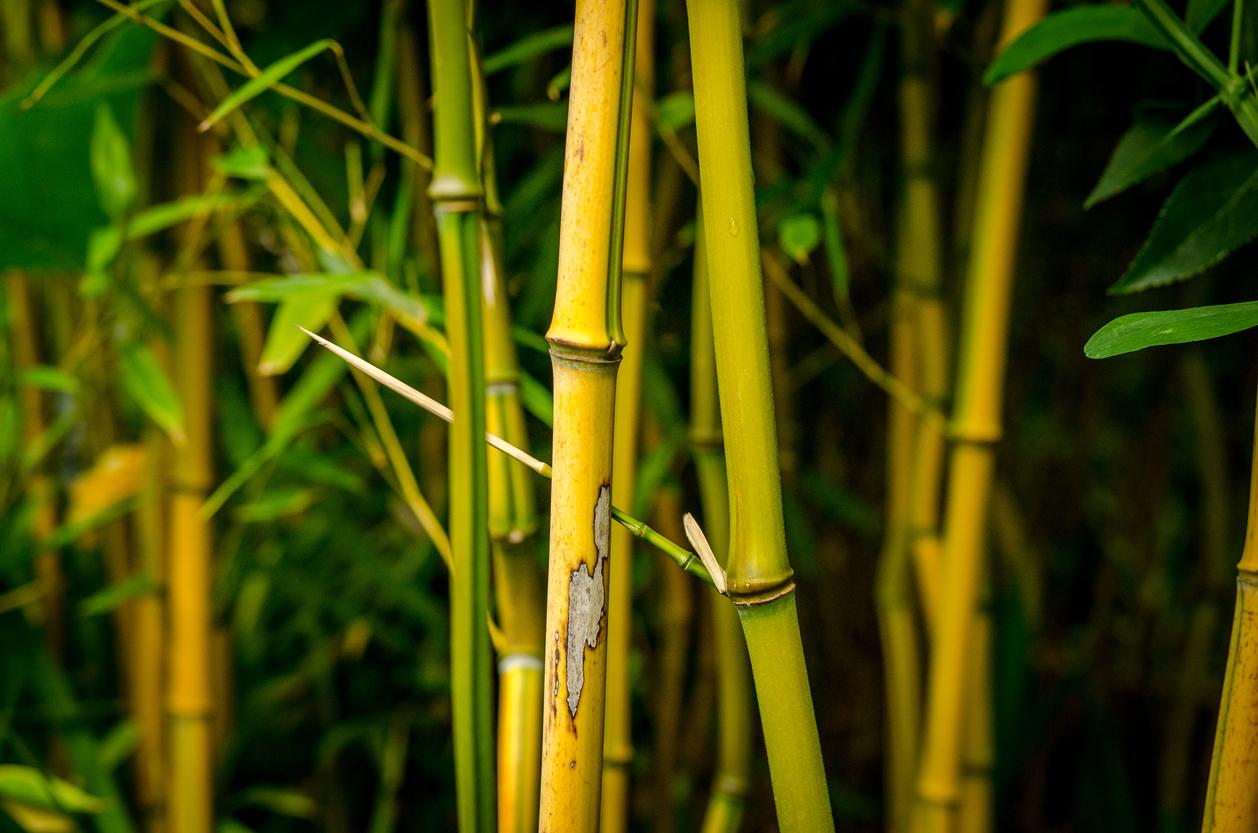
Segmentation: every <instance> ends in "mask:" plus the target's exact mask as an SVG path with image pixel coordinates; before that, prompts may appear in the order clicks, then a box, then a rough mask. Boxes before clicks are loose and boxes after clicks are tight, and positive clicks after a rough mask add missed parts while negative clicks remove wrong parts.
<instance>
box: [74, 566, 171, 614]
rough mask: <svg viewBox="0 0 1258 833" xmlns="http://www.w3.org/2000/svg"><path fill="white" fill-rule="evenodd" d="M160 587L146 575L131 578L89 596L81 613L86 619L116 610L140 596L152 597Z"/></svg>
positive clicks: (84, 601) (81, 606) (80, 610)
mask: <svg viewBox="0 0 1258 833" xmlns="http://www.w3.org/2000/svg"><path fill="white" fill-rule="evenodd" d="M158 587H159V585H158V584H157V582H156V581H154V580H153V577H152V576H150V575H147V574H144V573H141V574H138V575H134V576H129V577H127V578H125V579H123V580H122V581H119V582H117V583H115V584H111V585H109V586H108V587H106V588H105V589H104V590H100V591H98V592H96V593H93V594H92V595H90V596H88V597H87V598H86V599H84V600H83V601H82V603H80V605H79V613H80V614H81V615H82V616H83V617H84V618H85V619H86V618H90V617H92V616H100V615H102V614H105V613H109V612H111V611H113V610H116V609H117V608H118V607H119V606H120V605H122V604H124V603H125V602H129V601H131V600H132V599H135V598H139V597H140V596H147V595H150V594H152V593H154V592H156V591H157V590H158Z"/></svg>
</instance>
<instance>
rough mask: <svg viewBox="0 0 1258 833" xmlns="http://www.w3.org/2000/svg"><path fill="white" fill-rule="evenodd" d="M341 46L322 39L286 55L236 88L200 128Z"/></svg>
mask: <svg viewBox="0 0 1258 833" xmlns="http://www.w3.org/2000/svg"><path fill="white" fill-rule="evenodd" d="M339 48H340V47H338V46H337V45H336V42H335V41H332V40H320V41H315V42H314V43H312V44H310V45H308V46H306V47H304V48H302V49H299V50H297V51H296V52H294V53H292V54H291V55H285V56H284V57H283V58H280V59H279V60H278V61H276V62H275V63H273V64H270V65H269V66H267V67H266V68H265V69H263V70H262V71H261V72H259V73H258V74H257V75H256V76H254V77H253V78H250V79H249V80H248V81H246V82H245V83H244V84H242V85H241V86H240V88H239V89H237V90H235V91H234V92H233V93H232V94H231V95H229V96H227V98H225V99H223V101H222V102H221V103H220V104H219V105H218V106H217V107H215V108H214V112H212V113H210V115H209V116H207V117H206V119H205V121H203V122H201V124H200V127H199V129H200V130H208V129H209V128H211V127H213V126H214V125H215V124H218V123H219V122H220V121H222V120H223V119H224V118H226V117H227V116H228V115H230V114H231V113H233V112H234V111H235V110H237V109H239V108H240V107H242V106H243V105H245V104H247V103H248V102H249V101H251V100H252V99H255V98H257V97H258V96H260V95H262V94H263V93H264V92H266V91H267V90H269V89H271V88H272V87H274V86H275V85H276V84H278V83H280V82H281V81H283V80H284V78H285V77H287V76H288V75H291V74H292V73H293V72H294V71H295V70H296V69H297V68H298V67H299V66H301V65H302V64H304V63H305V62H306V61H309V60H310V59H311V58H313V57H315V56H316V55H318V54H320V53H323V52H327V51H328V50H337V49H339Z"/></svg>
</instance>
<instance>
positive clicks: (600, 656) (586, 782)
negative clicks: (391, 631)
mask: <svg viewBox="0 0 1258 833" xmlns="http://www.w3.org/2000/svg"><path fill="white" fill-rule="evenodd" d="M635 5H636V4H635V3H634V2H633V0H628V2H616V3H613V2H603V0H577V7H576V22H575V26H574V30H573V44H572V86H571V92H570V95H569V105H568V135H567V140H566V145H565V147H566V151H565V166H564V182H563V206H562V210H561V217H560V236H559V277H558V285H557V287H556V292H555V312H554V317H553V319H552V321H551V326H550V329H549V331H548V332H547V334H546V339H547V341H549V342H550V345H551V364H552V367H553V369H554V397H555V425H554V462H553V464H552V465H553V469H554V483H553V486H552V488H551V503H550V505H551V512H550V565H549V571H548V578H547V587H546V631H545V639H546V659H545V664H546V667H545V674H546V677H545V686H544V688H543V691H542V694H543V697H545V698H546V699H545V703H544V706H543V718H542V789H541V791H542V796H541V808H540V810H539V822H538V825H539V828H540V830H541V831H542V833H553V832H554V831H558V830H565V831H594V830H597V829H598V825H599V806H600V804H599V794H600V790H601V782H602V779H601V777H600V773H601V770H602V756H603V727H604V724H603V721H604V698H603V694H604V685H605V671H606V657H607V642H606V637H605V634H604V633H603V627H604V620H605V618H606V615H605V614H606V610H605V608H606V591H607V573H606V569H605V567H606V563H607V558H608V555H609V550H610V548H611V545H610V533H611V480H612V469H611V467H612V420H613V414H614V411H615V396H616V370H617V367H618V365H619V361H620V351H621V348H622V347H623V345H624V335H623V332H622V330H621V321H620V304H619V298H618V297H617V296H618V293H619V286H618V285H617V282H616V281H614V280H613V276H614V275H615V274H616V273H618V271H619V269H617V268H614V267H615V266H616V264H615V263H614V260H613V259H618V258H619V257H620V255H621V253H620V251H618V250H615V249H616V248H617V247H616V246H615V245H614V241H615V240H617V239H619V236H620V235H619V233H618V232H619V229H616V228H615V227H614V225H615V222H614V220H615V211H614V210H613V203H614V201H615V199H616V197H617V194H616V179H617V171H616V167H617V166H616V160H617V154H618V139H619V136H620V134H621V133H622V131H623V127H622V121H623V120H624V119H625V118H626V117H627V116H628V113H625V112H622V110H623V109H624V108H625V106H627V105H628V104H629V102H628V101H627V100H626V99H627V98H628V97H627V96H624V95H622V85H623V82H624V81H625V80H626V79H625V78H624V75H625V73H628V74H629V75H630V78H631V77H632V73H633V64H632V60H631V59H630V60H628V61H627V60H626V56H627V55H629V56H631V55H632V54H633V53H632V42H633V38H634V34H635V31H634V27H635V25H636V20H635V18H634V15H633V11H634V6H635ZM622 175H623V174H622Z"/></svg>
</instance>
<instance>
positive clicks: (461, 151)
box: [428, 0, 496, 833]
mask: <svg viewBox="0 0 1258 833" xmlns="http://www.w3.org/2000/svg"><path fill="white" fill-rule="evenodd" d="M428 13H429V27H430V32H431V37H430V39H429V41H430V43H431V44H432V69H433V71H432V77H433V82H434V95H433V99H434V105H435V106H434V147H435V153H434V157H433V160H434V165H433V179H432V186H431V187H430V189H429V195H430V197H431V198H432V202H433V208H434V211H435V213H436V218H437V236H438V239H439V241H440V250H441V266H442V273H443V274H442V277H443V286H444V290H445V312H446V335H447V337H448V338H449V341H450V367H449V388H450V401H451V403H452V404H453V406H454V412H455V414H456V415H457V416H456V417H455V419H454V420H453V422H452V424H451V430H450V456H449V463H450V533H451V535H450V543H451V548H450V551H451V556H452V563H451V566H452V570H451V581H450V596H451V598H450V639H451V646H450V664H451V685H450V697H451V711H452V713H453V718H454V763H455V784H456V787H457V792H458V811H459V812H458V816H459V829H460V830H462V831H464V833H487V831H489V830H492V829H493V828H494V824H495V818H496V813H495V806H494V743H493V719H492V716H491V711H490V696H491V692H490V689H491V685H492V681H491V662H490V644H489V630H488V628H487V626H486V623H487V621H488V615H489V532H488V512H489V504H488V489H489V482H488V469H487V465H488V464H487V459H486V453H485V443H484V436H485V421H486V416H485V366H484V344H483V339H482V330H483V322H484V313H483V312H482V309H481V306H482V304H481V273H480V265H481V246H482V242H481V237H480V233H481V221H482V220H481V198H482V195H483V192H482V188H481V178H480V164H479V158H478V155H477V147H476V120H475V114H474V112H473V98H472V96H473V83H472V63H471V60H472V59H471V53H470V51H469V42H468V41H469V38H468V30H467V20H468V14H467V8H466V6H465V5H464V2H463V0H435V1H434V2H432V3H429V4H428Z"/></svg>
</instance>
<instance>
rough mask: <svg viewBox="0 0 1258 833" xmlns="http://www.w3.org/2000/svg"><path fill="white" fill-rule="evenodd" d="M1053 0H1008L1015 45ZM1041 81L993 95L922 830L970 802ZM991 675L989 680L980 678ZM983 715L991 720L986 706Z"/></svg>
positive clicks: (932, 676)
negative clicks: (967, 767) (991, 497)
mask: <svg viewBox="0 0 1258 833" xmlns="http://www.w3.org/2000/svg"><path fill="white" fill-rule="evenodd" d="M1044 9H1045V3H1044V0H1008V2H1007V5H1006V11H1005V21H1004V27H1003V31H1002V34H1001V37H1000V43H1002V44H1006V43H1009V42H1010V41H1011V40H1012V39H1013V38H1015V37H1017V36H1018V35H1019V34H1020V33H1021V32H1023V31H1025V30H1026V29H1027V28H1028V27H1029V26H1031V25H1032V24H1033V23H1034V22H1035V21H1037V20H1038V19H1040V18H1041V17H1042V16H1043V14H1044ZM1034 99H1035V83H1034V80H1033V78H1032V77H1031V76H1030V75H1028V74H1025V73H1024V74H1022V75H1019V76H1017V77H1015V78H1012V79H1010V80H1008V81H1006V82H1005V83H1004V84H1002V85H1001V86H1000V87H998V88H997V89H996V90H995V91H994V92H993V94H992V104H991V109H990V111H989V117H988V122H987V129H986V132H985V135H984V142H983V167H982V170H981V172H980V175H979V186H978V188H979V190H978V198H977V203H976V210H975V233H974V241H975V250H974V254H973V257H972V258H971V261H970V267H969V272H968V275H967V282H966V307H965V317H964V329H963V331H962V335H961V342H960V348H961V349H960V364H959V366H958V373H957V388H956V402H955V405H954V410H953V426H952V428H953V433H954V437H955V442H954V445H953V447H952V450H951V465H950V473H949V489H948V505H947V513H946V516H945V527H944V555H943V564H942V573H941V576H940V585H939V586H940V591H941V592H940V595H939V597H938V600H937V603H936V604H937V606H938V608H937V617H936V618H937V621H936V626H935V629H934V632H933V634H932V636H933V640H932V652H931V659H930V669H929V674H928V687H927V708H926V727H925V731H924V732H923V743H922V752H921V760H920V763H919V770H918V780H917V801H916V804H915V806H914V809H913V816H912V830H914V831H915V833H952V831H956V830H957V829H958V807H959V806H960V802H961V799H962V790H961V768H962V752H961V745H962V728H963V726H964V723H965V699H966V698H967V697H972V696H974V694H975V689H974V684H975V682H976V681H975V680H974V679H973V674H970V673H967V664H966V660H967V653H968V652H970V651H971V650H972V647H971V646H972V642H971V640H972V639H973V630H974V628H973V625H974V619H975V605H976V603H977V601H978V596H979V587H980V583H981V579H980V574H981V564H982V560H983V559H982V554H983V550H984V546H985V533H986V528H987V497H988V492H989V490H990V485H991V480H992V469H993V462H994V460H993V450H994V446H995V443H996V441H997V440H998V439H999V437H1000V430H1001V428H1000V425H1001V400H1002V398H1003V392H1004V375H1005V362H1006V350H1007V337H1008V324H1009V305H1010V295H1011V290H1012V285H1013V264H1014V256H1015V252H1016V246H1017V237H1018V229H1019V223H1020V220H1021V204H1022V194H1023V190H1024V186H1025V178H1026V167H1027V159H1028V155H1029V149H1030V142H1031V119H1032V114H1033V105H1034ZM977 682H980V683H981V680H980V681H977ZM981 719H990V715H985V716H984V717H983V718H981ZM976 812H977V811H975V812H970V813H968V815H970V816H971V817H974V816H975V815H976Z"/></svg>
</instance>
